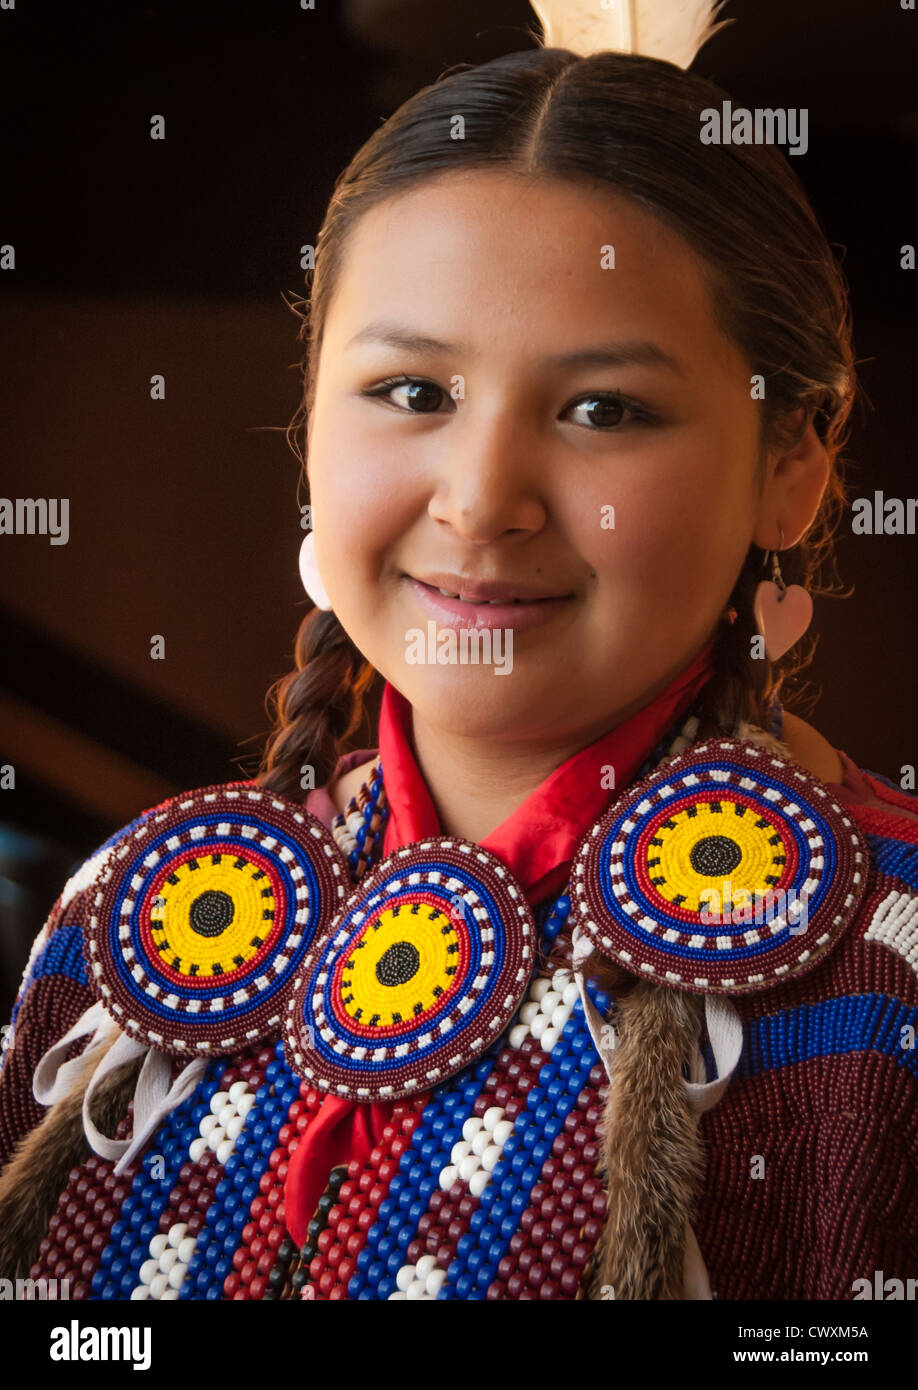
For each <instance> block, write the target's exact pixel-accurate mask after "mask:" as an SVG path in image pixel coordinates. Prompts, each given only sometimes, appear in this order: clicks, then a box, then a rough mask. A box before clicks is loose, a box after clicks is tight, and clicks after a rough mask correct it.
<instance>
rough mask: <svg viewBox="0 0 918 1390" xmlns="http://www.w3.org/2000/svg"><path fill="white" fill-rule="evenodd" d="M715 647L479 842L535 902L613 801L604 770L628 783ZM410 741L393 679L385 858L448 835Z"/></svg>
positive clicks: (386, 697) (407, 710) (384, 714)
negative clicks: (425, 840)
mask: <svg viewBox="0 0 918 1390" xmlns="http://www.w3.org/2000/svg"><path fill="white" fill-rule="evenodd" d="M714 642H715V639H714V638H712V639H711V641H710V642H709V643H708V644H707V646H706V647H704V648H702V650H701V651H700V652H699V653H698V655H697V656H696V657H695V658H694V660H693V661H691V662H690V664H689V665H688V666H686V667H685V668H684V669H683V670H682V671H681V672H680V673H679V675H678V676H676V677H675V679H674V680H672V681H671V682H670V684H669V685H668V686H667V687H666V689H665V690H663V691H662V692H661V693H660V694H659V695H657V697H656V698H655V699H654V700H652V701H651V702H650V704H648V705H645V706H644V708H643V709H641V710H639V711H638V713H637V714H634V715H632V716H631V718H630V719H627V720H626V721H625V722H624V723H623V724H619V725H618V727H617V728H615V729H612V730H611V732H610V733H607V734H603V736H602V737H601V738H599V739H597V740H596V742H595V743H591V744H589V745H588V746H587V747H586V748H582V749H581V750H580V752H579V753H574V754H573V755H572V756H571V757H569V758H568V759H567V761H566V762H564V763H562V764H561V766H560V767H557V768H555V770H554V772H552V773H549V775H548V776H547V777H546V778H545V781H544V782H542V783H541V785H540V786H538V787H536V789H535V791H534V792H532V793H531V795H529V796H527V797H526V799H525V801H523V802H522V803H521V804H520V805H519V806H518V807H517V808H516V810H515V811H513V812H512V814H511V815H509V816H508V817H507V819H506V820H505V821H503V822H502V824H501V825H499V826H498V827H497V829H496V830H492V831H491V833H490V835H488V836H486V838H485V839H483V840H482V841H481V842H480V843H481V845H482V848H483V849H487V850H490V851H491V853H492V854H495V855H496V856H497V858H498V859H499V860H500V861H501V863H502V864H505V865H506V866H507V868H508V869H509V870H510V871H511V873H512V874H513V875H514V877H515V878H516V880H517V882H518V883H519V884H520V886H521V887H522V888H523V889H524V891H525V893H526V897H527V899H528V901H529V902H530V903H531V904H533V905H535V904H536V903H538V902H541V901H542V899H544V898H546V897H548V896H549V894H551V893H557V892H560V891H561V889H562V888H563V886H564V884H565V882H566V880H567V872H568V869H569V866H570V862H571V859H572V858H573V854H574V850H575V849H576V846H577V842H578V841H579V839H580V837H581V836H582V835H583V834H584V832H585V831H587V830H588V829H589V828H590V826H591V825H592V824H593V822H594V821H596V820H598V819H599V817H600V816H601V815H602V813H603V811H604V810H605V809H606V807H607V806H608V805H609V804H610V803H611V801H612V799H613V797H614V795H615V793H614V792H613V791H610V790H609V789H607V788H604V787H603V785H602V769H603V768H604V767H613V768H614V769H615V784H616V787H618V788H623V787H627V786H628V783H629V782H630V781H631V780H632V779H633V777H634V774H635V773H636V772H637V770H638V768H639V767H640V765H641V763H642V762H643V761H644V759H645V758H646V757H647V755H648V753H649V752H650V751H651V749H652V748H654V747H655V746H656V744H657V743H659V741H660V739H661V738H662V737H663V735H664V734H665V733H666V730H667V729H668V728H669V726H670V725H671V724H673V723H674V722H675V721H676V719H678V718H679V716H680V715H681V714H682V713H683V712H684V711H685V710H686V709H688V707H689V705H691V703H692V701H693V700H694V699H695V697H696V696H697V695H698V692H699V691H700V690H701V689H702V688H703V686H704V685H705V684H706V683H707V681H708V680H709V679H710V676H711V660H712V652H713V648H714ZM412 744H413V738H412V715H411V705H410V704H409V703H408V701H407V700H406V699H405V697H404V695H401V694H400V693H399V692H398V691H397V690H396V689H395V687H394V686H393V685H390V684H389V682H388V681H387V682H386V685H385V689H384V691H383V698H382V706H381V708H380V713H379V756H380V759H381V761H382V768H383V778H384V781H385V788H386V799H387V801H388V803H389V807H390V813H389V820H388V823H387V825H386V834H385V839H384V841H383V854H384V855H386V854H391V853H393V851H394V850H397V849H402V848H403V847H404V846H405V845H409V844H413V843H414V842H415V841H417V840H423V839H427V838H429V837H431V836H435V835H442V833H443V831H442V829H441V827H440V821H439V818H438V816H437V811H436V808H435V806H434V803H433V800H432V799H431V795H430V792H429V791H428V789H427V784H426V783H425V781H424V778H423V776H422V774H421V770H420V768H419V767H418V765H417V761H416V759H415V756H414V752H413V748H412Z"/></svg>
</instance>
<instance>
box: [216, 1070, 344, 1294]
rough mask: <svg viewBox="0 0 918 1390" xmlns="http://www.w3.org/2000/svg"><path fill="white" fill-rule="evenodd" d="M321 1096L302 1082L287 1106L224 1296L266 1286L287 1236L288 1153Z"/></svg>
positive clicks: (254, 1291) (256, 1291)
mask: <svg viewBox="0 0 918 1390" xmlns="http://www.w3.org/2000/svg"><path fill="white" fill-rule="evenodd" d="M323 1099H324V1096H323V1094H322V1092H320V1091H317V1090H316V1089H315V1088H314V1087H312V1086H309V1085H308V1084H307V1082H305V1081H303V1082H302V1083H301V1085H300V1094H299V1096H298V1098H297V1099H296V1100H295V1101H294V1102H293V1104H292V1105H291V1106H290V1109H289V1111H288V1112H287V1119H286V1120H285V1122H284V1124H283V1125H282V1126H281V1128H280V1131H279V1133H278V1136H277V1144H276V1145H275V1147H274V1149H273V1150H272V1152H271V1156H270V1158H269V1159H268V1166H267V1168H266V1169H265V1171H264V1172H263V1173H262V1175H261V1177H260V1179H259V1182H258V1193H257V1195H256V1196H255V1197H254V1198H253V1199H252V1205H251V1207H250V1208H249V1219H248V1221H247V1222H246V1224H245V1226H243V1228H242V1233H241V1236H240V1240H239V1245H238V1246H237V1247H236V1250H235V1252H234V1253H233V1267H232V1269H231V1270H230V1271H229V1273H228V1274H227V1276H226V1279H225V1280H224V1282H223V1297H224V1298H232V1299H238V1300H250V1299H261V1298H263V1297H264V1293H265V1290H266V1288H267V1286H268V1275H269V1274H270V1273H271V1270H272V1269H273V1268H274V1265H275V1263H276V1261H277V1252H278V1250H279V1248H280V1245H281V1242H282V1241H283V1240H284V1239H285V1238H287V1236H288V1232H287V1225H286V1215H285V1212H284V1183H285V1181H286V1178H287V1167H288V1164H289V1162H290V1158H291V1156H292V1155H293V1154H294V1153H295V1151H296V1148H297V1145H298V1144H299V1142H300V1139H301V1137H302V1135H303V1133H304V1131H305V1130H306V1127H307V1125H308V1124H309V1123H310V1121H311V1120H312V1119H313V1117H314V1116H315V1115H316V1114H318V1111H319V1106H320V1105H321V1104H322V1101H323Z"/></svg>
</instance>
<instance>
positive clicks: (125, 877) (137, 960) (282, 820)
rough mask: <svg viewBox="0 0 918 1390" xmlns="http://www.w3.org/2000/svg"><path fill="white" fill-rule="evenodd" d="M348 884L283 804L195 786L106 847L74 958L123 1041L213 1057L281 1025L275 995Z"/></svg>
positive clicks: (325, 846)
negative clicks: (79, 954) (80, 959)
mask: <svg viewBox="0 0 918 1390" xmlns="http://www.w3.org/2000/svg"><path fill="white" fill-rule="evenodd" d="M347 886H348V875H347V868H346V865H345V863H344V860H343V858H342V856H341V853H340V851H339V849H338V847H337V845H336V843H335V841H334V839H333V837H332V836H331V835H330V834H329V833H328V831H327V830H326V829H325V827H324V826H323V825H322V824H321V823H320V822H319V821H317V820H316V818H315V817H314V816H310V815H309V814H308V813H306V812H304V811H302V810H301V809H299V808H297V806H296V805H295V803H293V802H290V801H287V800H286V799H285V798H282V797H278V796H276V795H274V794H268V793H265V792H263V791H256V790H253V789H252V788H250V787H248V788H227V787H223V786H219V785H218V786H213V787H202V788H199V789H196V790H195V791H193V792H189V793H187V794H184V795H182V796H179V797H176V798H174V800H172V801H170V802H168V803H166V805H165V806H164V808H163V809H162V810H160V811H159V812H158V813H154V814H152V815H150V816H149V817H147V818H145V819H144V820H143V821H142V823H141V824H140V825H138V826H136V828H133V829H131V830H129V831H128V832H127V833H126V834H125V835H123V836H122V837H121V839H120V840H118V841H117V842H116V843H115V844H114V845H113V846H112V848H111V850H110V851H109V853H108V856H107V858H106V860H105V864H104V867H103V868H102V870H101V871H100V874H99V878H98V884H97V887H96V890H95V892H94V893H93V894H92V898H91V900H92V909H91V912H90V915H89V921H88V924H87V928H86V932H85V937H84V950H85V956H86V963H87V967H88V970H89V972H90V976H91V979H93V980H94V981H95V984H96V987H97V989H98V991H99V995H100V997H101V999H102V1002H103V1003H104V1004H105V1006H106V1008H107V1009H108V1010H109V1012H110V1013H111V1014H112V1016H113V1017H114V1018H115V1019H116V1021H117V1022H118V1024H119V1025H120V1027H121V1028H123V1029H124V1031H125V1032H127V1033H130V1034H133V1035H134V1036H136V1037H140V1038H142V1039H144V1040H145V1041H147V1042H149V1043H151V1044H153V1046H155V1047H157V1048H159V1049H161V1050H163V1051H167V1052H173V1053H175V1054H177V1055H183V1054H184V1055H186V1056H187V1055H188V1054H189V1053H193V1052H195V1051H198V1052H203V1053H205V1054H206V1053H212V1054H217V1053H220V1052H228V1051H230V1050H231V1049H232V1048H234V1047H239V1046H245V1045H247V1044H250V1043H252V1042H255V1041H257V1040H258V1039H259V1038H262V1037H264V1036H265V1035H266V1034H268V1033H270V1032H271V1031H272V1030H274V1029H276V1028H278V1027H279V1025H280V1022H281V997H282V995H283V994H284V993H285V992H286V990H287V988H288V986H289V984H290V982H291V980H292V979H293V977H294V975H295V972H296V970H297V968H298V966H299V964H300V961H301V960H302V957H303V954H304V952H305V951H306V949H307V947H308V946H309V943H310V941H311V940H312V938H313V936H314V935H315V933H316V932H317V931H320V930H321V929H322V928H323V927H324V926H325V925H326V923H327V922H328V921H329V919H330V918H331V916H332V915H333V913H334V911H335V909H336V907H337V906H338V903H339V902H340V900H341V899H342V898H343V897H344V895H345V893H346V890H347Z"/></svg>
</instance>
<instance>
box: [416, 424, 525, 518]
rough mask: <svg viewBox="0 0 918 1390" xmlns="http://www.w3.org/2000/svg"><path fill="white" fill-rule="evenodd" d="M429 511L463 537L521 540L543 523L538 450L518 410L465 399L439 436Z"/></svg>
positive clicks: (432, 515)
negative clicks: (454, 417) (454, 420)
mask: <svg viewBox="0 0 918 1390" xmlns="http://www.w3.org/2000/svg"><path fill="white" fill-rule="evenodd" d="M440 440H441V443H442V447H441V449H440V450H439V451H438V453H437V456H436V461H435V464H434V465H433V469H432V476H433V482H432V490H431V498H430V503H429V505H428V513H429V515H430V516H431V517H433V519H434V520H435V521H436V522H438V523H439V524H440V525H441V526H444V527H449V528H450V529H451V530H452V531H453V532H455V534H456V535H457V536H459V537H460V538H461V539H462V540H463V541H468V542H469V543H471V544H479V545H487V544H489V543H492V542H494V541H495V540H497V539H499V538H500V537H503V536H507V535H514V536H516V537H519V538H520V539H524V538H525V537H527V536H530V535H533V534H534V533H535V532H537V531H540V530H541V529H542V527H543V526H544V525H545V519H546V516H547V504H546V498H545V486H546V484H547V478H546V474H545V464H544V462H543V458H542V448H544V445H543V446H541V448H540V444H539V441H538V440H537V438H536V437H535V431H534V430H530V429H528V428H527V426H526V424H525V421H524V419H523V415H522V412H521V411H520V410H519V408H515V409H513V410H511V409H510V408H509V407H490V408H489V407H486V406H485V405H483V404H480V405H479V408H477V409H476V408H475V407H474V406H473V405H471V404H470V403H468V402H466V403H465V405H464V406H463V407H461V408H460V415H459V419H458V420H457V421H456V423H455V424H454V426H453V428H452V429H449V430H444V431H443V433H442V435H441V436H440Z"/></svg>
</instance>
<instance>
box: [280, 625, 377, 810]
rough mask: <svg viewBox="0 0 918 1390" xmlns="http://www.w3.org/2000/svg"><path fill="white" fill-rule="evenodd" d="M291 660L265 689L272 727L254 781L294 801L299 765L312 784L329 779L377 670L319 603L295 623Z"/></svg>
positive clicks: (361, 712) (300, 780) (298, 792)
mask: <svg viewBox="0 0 918 1390" xmlns="http://www.w3.org/2000/svg"><path fill="white" fill-rule="evenodd" d="M294 660H295V669H294V670H292V671H290V672H288V673H287V675H285V676H282V677H281V678H280V679H279V680H277V681H275V683H274V684H273V685H272V686H271V688H270V690H269V691H268V695H267V698H266V707H267V708H268V709H269V711H270V712H271V713H272V717H273V725H274V728H273V732H272V733H271V735H270V737H269V739H268V741H267V743H266V745H265V749H264V753H263V754H262V759H261V766H260V768H259V772H258V776H257V777H256V778H255V781H256V782H257V783H258V785H259V786H262V787H267V788H269V789H270V790H271V791H276V792H280V793H281V794H282V795H284V796H289V797H291V798H292V799H294V800H297V801H299V800H301V799H302V795H303V790H304V786H303V772H304V769H305V768H307V767H308V768H311V769H312V774H313V779H314V780H313V783H312V785H313V786H316V787H323V786H325V785H326V783H327V782H329V781H330V779H331V777H332V775H333V773H334V770H335V766H336V764H337V761H338V758H339V756H340V754H341V752H342V748H343V745H344V744H345V742H346V741H347V739H348V738H350V736H351V735H352V734H353V733H354V731H355V730H356V729H357V728H358V727H359V726H360V724H361V722H362V720H363V716H364V700H365V697H366V695H367V692H368V691H369V689H370V687H371V686H372V685H373V683H374V681H375V679H376V675H377V672H376V671H375V670H374V668H373V667H372V666H371V665H370V663H369V662H368V661H367V660H366V659H365V658H364V657H363V655H362V654H361V652H360V651H359V650H358V648H357V647H355V646H354V643H353V642H352V641H351V639H350V638H349V637H348V635H347V633H346V632H345V630H344V628H343V627H342V626H341V624H340V622H339V621H338V618H337V617H336V615H335V614H334V612H332V611H325V610H324V609H321V608H315V609H313V610H312V612H311V613H307V614H306V616H305V617H304V618H303V621H302V622H301V623H300V626H299V630H298V632H297V635H296V642H295V644H294Z"/></svg>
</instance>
